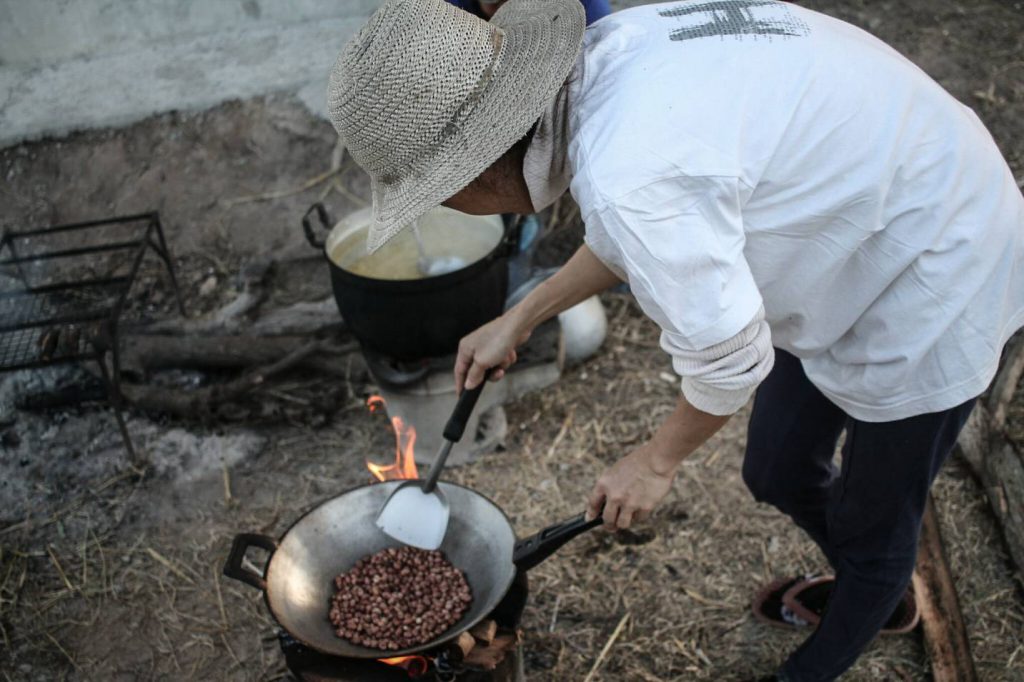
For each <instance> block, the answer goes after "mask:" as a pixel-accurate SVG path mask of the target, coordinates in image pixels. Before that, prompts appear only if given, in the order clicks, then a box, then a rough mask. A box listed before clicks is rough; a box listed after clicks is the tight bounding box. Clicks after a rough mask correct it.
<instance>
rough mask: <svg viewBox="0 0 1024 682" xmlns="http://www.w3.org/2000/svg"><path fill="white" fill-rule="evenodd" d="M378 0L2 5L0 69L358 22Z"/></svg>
mask: <svg viewBox="0 0 1024 682" xmlns="http://www.w3.org/2000/svg"><path fill="white" fill-rule="evenodd" d="M376 5H377V2H376V0H0V64H46V63H53V62H57V61H63V60H66V59H70V58H73V57H85V56H89V55H96V54H109V53H112V52H117V51H119V50H123V49H126V48H129V47H144V46H146V45H150V44H153V43H154V42H168V41H175V40H181V39H183V38H193V37H197V36H201V35H207V34H212V33H223V32H232V31H243V32H245V31H254V30H260V29H265V28H271V27H274V26H278V27H280V26H288V25H292V24H301V23H305V22H309V21H316V20H322V19H342V18H361V17H365V16H368V15H369V13H370V12H372V11H373V8H374V7H376Z"/></svg>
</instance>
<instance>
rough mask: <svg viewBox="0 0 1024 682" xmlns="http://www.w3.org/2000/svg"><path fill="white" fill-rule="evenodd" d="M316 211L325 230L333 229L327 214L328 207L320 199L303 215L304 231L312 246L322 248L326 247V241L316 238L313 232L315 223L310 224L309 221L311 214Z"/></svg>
mask: <svg viewBox="0 0 1024 682" xmlns="http://www.w3.org/2000/svg"><path fill="white" fill-rule="evenodd" d="M314 211H316V217H317V219H318V220H319V221H320V227H322V228H324V229H325V230H330V229H331V224H330V218H329V217H328V216H327V209H326V208H324V205H323V204H322V203H320V202H319V201H318V202H316V203H315V204H313V205H312V206H310V207H309V210H308V211H306V215H304V216H302V231H303V232H305V233H306V241H307V242H309V245H310V246H312V247H313V248H314V249H322V248H324V242H323V240H318V239H317V238H316V234H314V232H313V225H312V224H310V221H309V215H310V214H311V213H313V212H314Z"/></svg>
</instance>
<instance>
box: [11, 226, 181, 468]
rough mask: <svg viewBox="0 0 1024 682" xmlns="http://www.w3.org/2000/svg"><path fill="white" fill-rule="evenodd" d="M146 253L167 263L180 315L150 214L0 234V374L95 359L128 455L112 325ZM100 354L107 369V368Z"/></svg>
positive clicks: (164, 249) (170, 266)
mask: <svg viewBox="0 0 1024 682" xmlns="http://www.w3.org/2000/svg"><path fill="white" fill-rule="evenodd" d="M149 252H152V253H155V254H156V255H157V257H159V258H160V259H161V260H162V261H163V263H164V265H165V266H166V268H167V273H168V275H169V277H170V280H171V286H172V287H173V289H174V295H175V297H176V298H177V302H178V309H179V310H180V311H181V313H182V314H184V312H185V309H184V305H183V304H182V301H181V292H180V291H179V289H178V282H177V278H176V277H175V275H174V266H173V263H172V262H171V257H170V253H169V252H168V250H167V244H166V242H165V241H164V233H163V228H162V227H161V225H160V216H159V215H158V214H157V213H155V212H154V213H144V214H140V215H132V216H123V217H117V218H111V219H108V220H95V221H91V222H86V223H75V224H71V225H58V226H56V227H47V228H43V229H33V230H12V231H8V232H6V233H5V234H4V235H3V237H2V238H0V371H10V370H15V369H25V368H30V367H43V366H45V365H52V364H56V363H61V362H72V361H75V360H82V359H94V360H96V362H97V363H98V364H99V367H100V371H101V373H102V374H103V376H104V378H105V379H106V380H107V386H108V391H109V395H110V401H111V403H112V404H113V406H114V409H115V414H116V416H117V421H118V426H119V428H120V429H121V435H122V437H123V439H124V441H125V447H126V448H127V449H128V451H129V453H130V454H131V455H132V458H133V459H134V458H135V454H134V453H135V451H134V448H133V447H132V444H131V439H130V438H129V437H128V431H127V429H126V427H125V424H124V418H123V416H122V414H121V409H120V404H121V400H120V378H121V370H120V364H119V359H118V357H119V353H118V339H117V330H118V318H119V317H120V315H121V310H122V309H123V307H124V303H125V299H126V298H127V296H128V293H129V291H130V290H131V286H132V283H133V282H134V281H135V276H136V274H138V271H139V267H140V266H141V264H142V260H143V258H144V257H145V255H146V253H149ZM97 273H101V274H97ZM107 353H110V356H111V365H112V370H109V369H108V368H107V365H106V356H107Z"/></svg>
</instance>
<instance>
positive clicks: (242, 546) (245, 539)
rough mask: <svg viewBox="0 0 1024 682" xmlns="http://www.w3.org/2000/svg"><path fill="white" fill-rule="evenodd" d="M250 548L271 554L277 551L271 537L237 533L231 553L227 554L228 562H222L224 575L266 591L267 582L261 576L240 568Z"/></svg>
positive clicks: (274, 541)
mask: <svg viewBox="0 0 1024 682" xmlns="http://www.w3.org/2000/svg"><path fill="white" fill-rule="evenodd" d="M250 547H260V548H262V549H265V550H267V551H268V552H270V553H271V554H273V553H274V550H276V549H277V541H276V540H274V538H272V537H268V536H266V535H260V534H258V533H239V534H238V535H236V536H235V540H234V542H232V543H231V551H230V552H229V553H228V560H227V561H225V562H224V575H226V576H227V577H229V578H234V579H235V580H241V581H242V582H243V583H247V584H249V585H252V586H253V587H255V588H256V589H258V590H264V591H265V590H266V589H267V581H266V580H264V579H263V576H262V575H260V574H259V573H257V572H256V571H253V570H251V569H248V568H245V567H244V566H242V559H244V558H245V551H246V550H247V549H249V548H250Z"/></svg>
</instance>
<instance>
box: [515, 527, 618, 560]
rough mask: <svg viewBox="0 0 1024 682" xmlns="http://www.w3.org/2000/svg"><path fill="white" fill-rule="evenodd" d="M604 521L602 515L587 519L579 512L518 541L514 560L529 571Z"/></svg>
mask: <svg viewBox="0 0 1024 682" xmlns="http://www.w3.org/2000/svg"><path fill="white" fill-rule="evenodd" d="M602 523H603V521H602V519H601V516H600V515H598V516H597V518H594V519H591V520H590V521H587V520H586V516H585V515H584V514H577V515H576V516H574V517H572V518H571V519H569V520H568V521H563V522H562V523H556V524H555V525H553V526H548V527H547V528H545V529H544V530H542V531H539V532H537V533H534V534H533V535H531V536H530V537H528V538H523V539H522V540H520V541H519V542H517V543H516V545H515V549H513V550H512V562H513V563H515V565H516V569H517V570H519V571H529V570H530V569H531V568H533V567H534V566H536V565H537V564H539V563H540V562H542V561H544V560H545V559H547V558H548V557H549V556H551V555H552V554H554V553H555V552H557V551H558V550H559V549H561V547H562V545H564V544H565V543H567V542H569V540H572V539H573V538H574V537H576V536H577V535H579V534H581V533H585V532H587V531H588V530H590V529H591V528H597V527H598V526H600V525H601V524H602Z"/></svg>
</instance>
